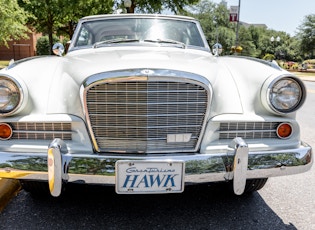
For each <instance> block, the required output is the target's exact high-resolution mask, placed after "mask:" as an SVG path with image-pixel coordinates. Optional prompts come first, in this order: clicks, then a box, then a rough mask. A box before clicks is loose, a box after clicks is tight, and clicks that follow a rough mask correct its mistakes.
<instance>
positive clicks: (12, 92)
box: [0, 76, 22, 115]
mask: <svg viewBox="0 0 315 230" xmlns="http://www.w3.org/2000/svg"><path fill="white" fill-rule="evenodd" d="M20 89H21V87H20V85H19V84H18V83H17V82H15V81H13V80H12V79H10V78H8V77H4V76H0V115H7V114H11V113H13V112H14V111H15V110H16V109H17V108H18V107H19V105H20V102H21V99H22V95H21V91H20Z"/></svg>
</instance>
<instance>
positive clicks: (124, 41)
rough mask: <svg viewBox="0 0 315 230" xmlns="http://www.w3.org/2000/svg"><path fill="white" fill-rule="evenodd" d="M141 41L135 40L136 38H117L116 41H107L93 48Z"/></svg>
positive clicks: (98, 43)
mask: <svg viewBox="0 0 315 230" xmlns="http://www.w3.org/2000/svg"><path fill="white" fill-rule="evenodd" d="M139 41H140V40H139V39H134V38H132V39H131V38H116V39H111V40H106V41H101V42H96V43H94V44H93V48H97V47H99V46H101V45H106V44H113V43H126V42H139Z"/></svg>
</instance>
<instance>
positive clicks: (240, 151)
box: [0, 138, 313, 196]
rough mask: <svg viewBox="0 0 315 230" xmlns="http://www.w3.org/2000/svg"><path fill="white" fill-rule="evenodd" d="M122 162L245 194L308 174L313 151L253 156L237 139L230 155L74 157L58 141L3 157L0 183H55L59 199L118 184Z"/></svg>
mask: <svg viewBox="0 0 315 230" xmlns="http://www.w3.org/2000/svg"><path fill="white" fill-rule="evenodd" d="M119 160H146V161H150V160H159V161H163V160H168V161H184V162H185V183H186V184H188V183H204V182H218V181H225V180H232V179H234V191H235V193H236V194H242V193H243V190H244V187H245V182H246V179H253V178H268V177H274V176H283V175H291V174H297V173H302V172H305V171H307V170H309V169H310V167H311V165H312V163H313V160H312V148H311V147H310V146H309V145H307V144H305V143H301V145H300V146H299V147H298V148H296V149H287V150H275V151H272V150H270V151H261V152H259V151H258V152H251V151H249V149H248V146H247V144H246V143H245V142H244V140H242V139H241V138H235V139H234V140H233V141H232V142H231V144H230V145H229V147H228V149H227V151H226V152H225V153H215V154H198V153H197V154H163V155H158V154H157V155H150V156H148V155H145V156H144V155H139V156H130V155H127V154H126V155H119V156H118V155H114V154H112V155H107V154H106V155H102V154H77V153H76V154H73V153H68V152H67V147H66V145H65V143H64V142H63V141H62V140H60V139H56V140H54V141H53V142H52V143H51V144H50V146H49V149H48V153H17V152H0V178H13V179H22V180H23V179H26V180H45V181H49V186H50V190H51V193H52V195H54V196H58V195H59V193H60V191H61V186H62V182H64V181H67V182H74V183H89V184H107V185H114V184H115V163H116V162H117V161H119Z"/></svg>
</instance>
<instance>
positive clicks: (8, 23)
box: [0, 0, 29, 46]
mask: <svg viewBox="0 0 315 230" xmlns="http://www.w3.org/2000/svg"><path fill="white" fill-rule="evenodd" d="M27 17H28V14H27V13H26V12H25V11H24V10H23V9H22V8H20V7H19V5H18V3H17V0H10V1H8V0H0V22H1V23H0V45H5V46H7V45H8V43H7V42H8V41H10V40H12V39H20V38H26V37H27V35H26V33H27V32H28V31H29V29H28V28H27V26H26V25H25V24H26V20H27Z"/></svg>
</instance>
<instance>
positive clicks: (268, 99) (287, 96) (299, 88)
mask: <svg viewBox="0 0 315 230" xmlns="http://www.w3.org/2000/svg"><path fill="white" fill-rule="evenodd" d="M305 99H306V88H305V85H304V83H303V82H302V81H301V80H300V79H299V78H297V77H295V76H293V75H282V76H279V77H276V78H273V77H271V78H268V79H267V80H266V82H265V83H264V85H263V87H262V90H261V100H262V103H263V105H264V107H265V108H266V109H267V110H268V111H270V112H272V113H275V114H280V115H283V114H289V113H293V112H295V111H296V110H298V109H299V108H300V107H301V106H302V105H303V104H304V102H305Z"/></svg>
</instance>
